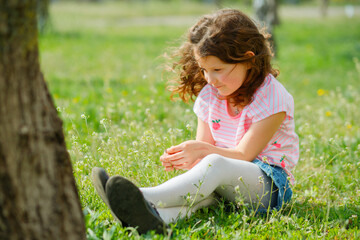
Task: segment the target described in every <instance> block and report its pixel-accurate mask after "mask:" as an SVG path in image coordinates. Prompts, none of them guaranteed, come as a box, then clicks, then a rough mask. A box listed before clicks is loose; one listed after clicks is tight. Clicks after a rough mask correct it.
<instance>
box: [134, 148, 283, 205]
mask: <svg viewBox="0 0 360 240" xmlns="http://www.w3.org/2000/svg"><path fill="white" fill-rule="evenodd" d="M272 186H273V184H272V181H271V179H270V178H269V177H267V176H266V174H265V173H263V171H262V170H261V169H260V168H259V167H258V166H257V165H256V164H253V163H251V162H247V161H241V160H236V159H231V158H225V157H222V156H220V155H217V154H211V155H208V156H206V157H205V158H204V159H203V160H201V161H200V162H199V163H198V164H197V165H196V166H194V167H193V168H192V169H190V170H189V171H187V172H185V173H184V174H182V175H179V176H177V177H174V178H172V179H170V180H168V181H167V182H165V183H163V184H161V185H159V186H156V187H150V188H141V189H140V190H141V191H142V193H143V195H144V197H145V199H147V200H148V201H150V202H152V203H154V204H155V205H156V206H157V207H158V208H167V207H182V206H190V205H191V204H196V203H198V202H200V201H202V200H204V199H206V198H208V197H209V196H210V195H211V194H212V193H213V192H214V191H216V192H217V193H219V194H220V195H222V196H224V197H225V198H227V199H228V200H230V201H234V200H236V199H237V198H238V197H243V200H244V202H245V203H251V204H256V205H261V207H265V208H267V207H268V206H269V205H270V206H271V205H274V201H275V199H276V198H275V197H274V196H271V193H270V192H271V190H272ZM272 199H273V201H272ZM271 202H272V203H273V204H271ZM256 205H255V207H256Z"/></svg>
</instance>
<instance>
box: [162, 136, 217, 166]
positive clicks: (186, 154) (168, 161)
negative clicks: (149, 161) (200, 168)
mask: <svg viewBox="0 0 360 240" xmlns="http://www.w3.org/2000/svg"><path fill="white" fill-rule="evenodd" d="M209 145H210V144H208V143H205V142H201V141H196V140H190V141H186V142H183V143H181V144H179V145H176V146H172V147H170V148H168V149H166V152H165V153H164V154H163V155H162V156H161V157H160V160H161V161H162V163H163V166H164V167H165V170H167V171H171V170H172V169H191V168H192V167H193V166H195V165H196V164H197V163H198V162H199V161H200V160H201V159H202V158H204V157H205V156H206V155H207V154H208V146H209Z"/></svg>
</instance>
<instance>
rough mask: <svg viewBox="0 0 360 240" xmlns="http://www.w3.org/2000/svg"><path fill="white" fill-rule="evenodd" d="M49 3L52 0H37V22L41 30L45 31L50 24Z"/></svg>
mask: <svg viewBox="0 0 360 240" xmlns="http://www.w3.org/2000/svg"><path fill="white" fill-rule="evenodd" d="M49 4H50V0H36V6H37V23H38V29H39V31H40V32H44V30H45V28H46V26H47V25H48V24H49Z"/></svg>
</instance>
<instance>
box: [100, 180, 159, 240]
mask: <svg viewBox="0 0 360 240" xmlns="http://www.w3.org/2000/svg"><path fill="white" fill-rule="evenodd" d="M105 192H106V196H107V199H108V200H109V205H110V208H111V210H112V212H113V213H114V214H115V216H116V217H117V218H118V219H119V220H120V221H121V222H122V223H123V225H125V226H129V227H134V228H137V231H138V232H139V233H140V234H142V233H146V232H148V231H150V230H155V232H156V233H159V234H164V233H166V224H165V223H164V221H163V220H162V219H161V217H160V215H159V213H158V212H157V210H156V208H155V207H154V205H152V204H151V203H149V202H148V201H146V200H145V198H144V196H143V194H142V193H141V191H140V189H139V188H138V187H136V186H135V185H134V184H133V183H132V182H130V181H129V180H127V179H126V178H123V177H120V176H114V177H111V178H110V179H109V180H108V181H107V183H106V191H105Z"/></svg>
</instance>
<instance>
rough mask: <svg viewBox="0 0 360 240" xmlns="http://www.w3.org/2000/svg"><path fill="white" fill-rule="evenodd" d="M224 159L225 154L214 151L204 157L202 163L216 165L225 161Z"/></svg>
mask: <svg viewBox="0 0 360 240" xmlns="http://www.w3.org/2000/svg"><path fill="white" fill-rule="evenodd" d="M223 159H224V157H223V156H221V155H219V154H215V153H212V154H209V155H207V156H206V157H204V158H203V159H202V160H201V162H200V163H201V164H205V165H208V166H214V165H217V164H218V163H219V162H221V161H223Z"/></svg>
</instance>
